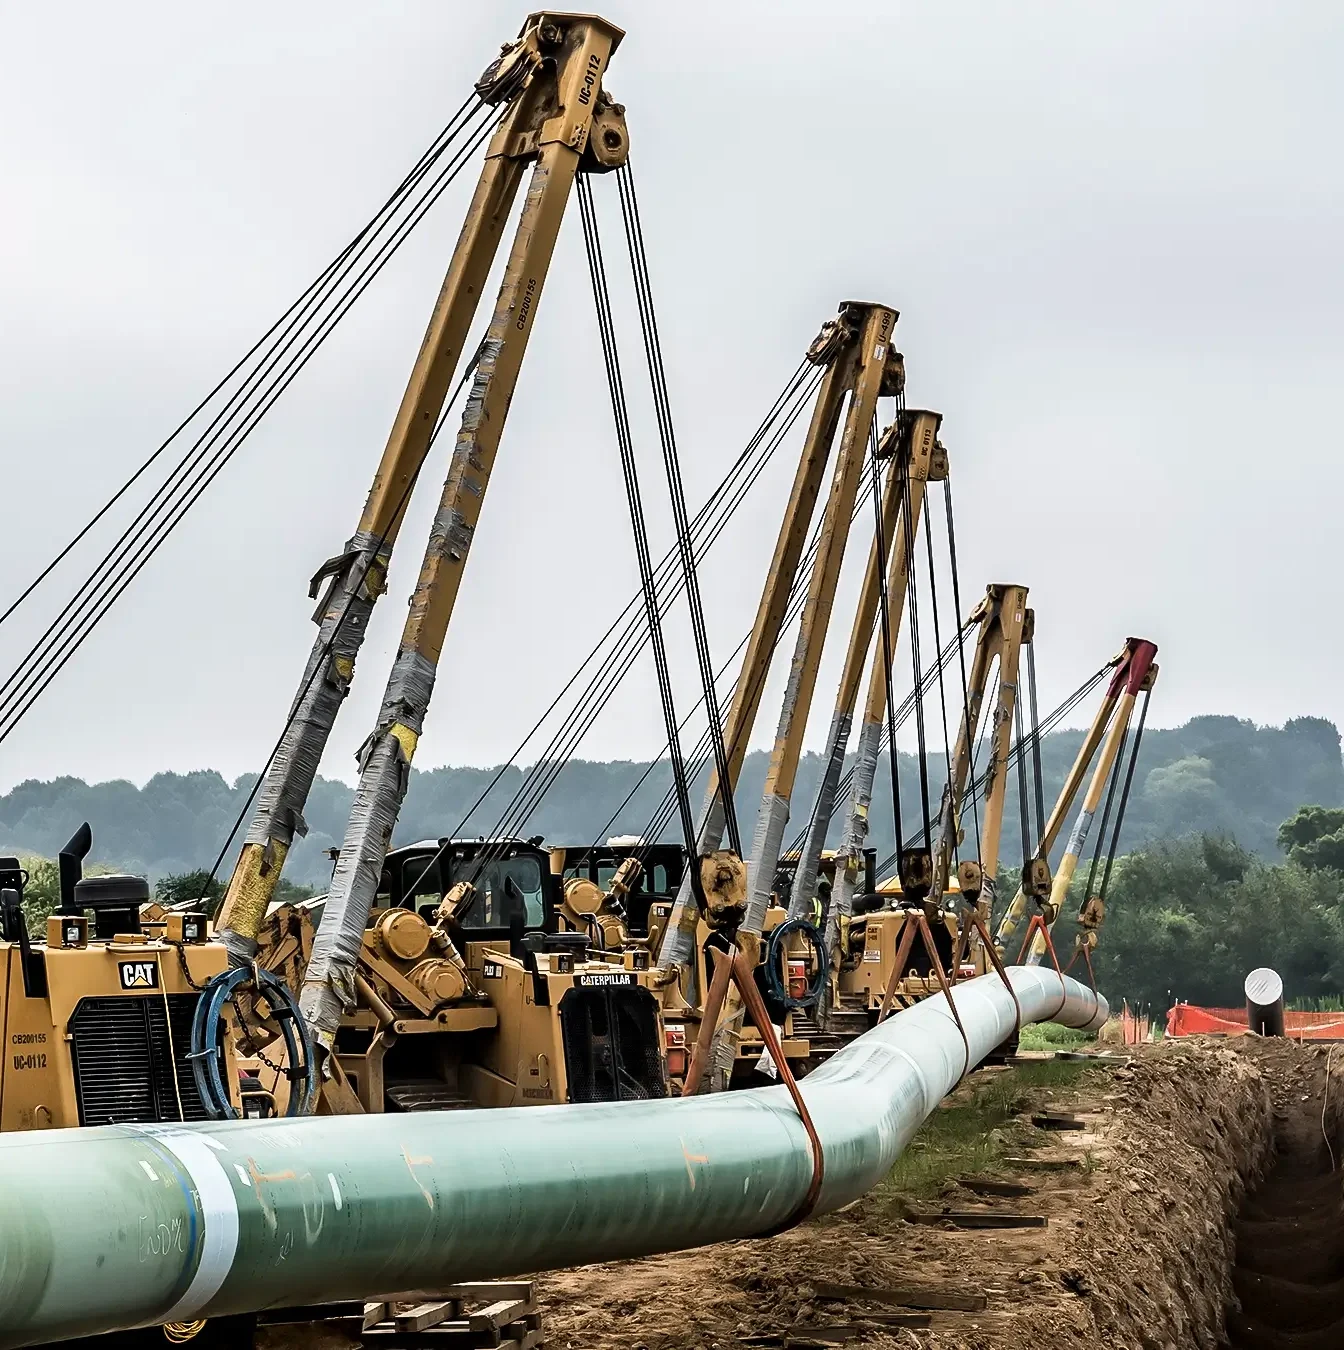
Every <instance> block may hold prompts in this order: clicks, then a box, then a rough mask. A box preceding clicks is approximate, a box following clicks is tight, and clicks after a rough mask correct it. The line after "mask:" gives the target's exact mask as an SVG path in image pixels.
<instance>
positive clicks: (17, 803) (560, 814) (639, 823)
mask: <svg viewBox="0 0 1344 1350" xmlns="http://www.w3.org/2000/svg"><path fill="white" fill-rule="evenodd" d="M1082 735H1083V733H1082V732H1081V731H1061V732H1057V733H1055V734H1054V735H1051V736H1048V737H1047V738H1046V739H1045V742H1044V745H1043V749H1042V765H1043V771H1044V776H1045V779H1046V802H1047V810H1048V808H1049V803H1050V802H1051V801H1052V800H1053V798H1054V795H1055V793H1056V792H1057V791H1058V788H1059V786H1060V784H1061V783H1062V782H1063V779H1064V775H1065V773H1066V772H1067V771H1068V766H1069V764H1070V763H1071V762H1072V759H1073V756H1074V754H1075V753H1076V752H1077V749H1078V746H1079V744H1080V742H1081V740H1082ZM766 758H767V757H766V756H765V755H764V754H763V753H756V754H752V755H750V756H748V758H747V762H746V766H745V769H744V771H743V775H742V782H741V784H740V790H739V793H738V810H739V813H740V815H741V818H742V820H743V822H744V824H743V832H744V834H745V835H746V836H747V837H750V833H751V823H752V822H753V821H754V819H755V811H756V804H757V803H758V801H759V799H760V793H761V785H762V783H763V781H764V778H765V769H766ZM646 767H647V766H646V765H643V764H632V763H629V762H625V761H615V762H607V763H604V762H598V761H592V760H575V761H571V762H570V763H569V764H568V765H566V766H565V768H564V769H563V770H562V771H561V772H560V774H559V776H558V778H557V781H556V783H555V785H554V786H553V788H552V789H551V791H550V792H549V793H548V794H547V796H546V797H545V799H544V800H543V801H542V802H541V803H540V805H538V806H537V807H536V809H535V810H534V811H532V812H531V813H530V814H529V815H528V816H526V817H525V818H524V819H522V820H515V821H513V822H511V827H512V829H513V831H514V832H515V833H523V834H541V835H544V836H546V838H547V839H549V840H554V841H556V842H570V843H575V842H587V841H590V840H593V839H596V838H600V837H604V836H605V835H607V834H611V833H642V832H643V831H644V830H645V829H646V827H647V825H648V822H649V820H650V818H651V817H652V815H653V813H654V811H655V809H656V806H657V803H658V801H659V800H660V799H661V798H662V796H663V793H664V792H665V791H666V789H667V786H668V784H669V782H670V781H671V778H670V772H669V769H668V766H667V764H666V763H665V762H664V763H661V764H659V765H658V766H657V767H656V768H655V769H654V770H653V771H652V772H651V773H649V775H648V777H647V779H646V781H645V782H644V784H643V785H642V786H641V787H639V788H638V789H637V790H635V791H634V793H633V795H632V796H631V798H630V801H629V802H628V803H627V804H626V805H625V806H624V807H623V808H622V807H621V805H620V804H621V802H622V800H623V799H624V798H625V797H626V795H627V794H628V793H630V792H631V789H632V788H634V787H635V784H636V782H637V780H638V779H639V778H640V776H641V775H642V774H643V773H644V772H645V769H646ZM900 768H901V795H902V802H903V806H904V808H905V832H906V835H907V836H909V835H910V834H912V833H913V832H914V830H915V828H916V825H917V820H916V811H915V806H916V803H917V802H918V799H919V776H918V771H917V766H916V764H915V762H914V760H913V759H912V758H911V757H909V756H905V755H902V756H901V764H900ZM495 773H496V770H494V769H477V768H440V769H430V770H424V771H421V770H416V771H414V772H413V774H412V778H411V787H410V794H409V796H408V798H407V802H406V808H405V810H404V811H403V812H402V819H401V826H400V828H399V829H398V831H397V841H398V842H406V841H409V840H412V839H422V838H426V837H438V836H440V835H444V834H450V833H463V834H468V835H475V834H489V833H493V832H495V830H496V829H497V828H498V822H499V821H500V820H501V818H502V817H503V816H504V814H505V810H506V807H507V806H508V804H509V802H510V800H511V798H512V797H513V795H514V793H515V792H516V791H517V789H518V787H519V785H520V784H521V782H522V778H523V773H522V771H521V770H519V769H516V768H510V769H507V770H505V771H504V773H503V774H502V775H501V776H500V780H499V782H498V784H496V786H495V787H494V788H492V789H491V790H490V791H489V792H488V793H486V796H485V799H484V801H483V802H482V803H481V804H480V805H479V806H475V803H476V801H477V798H478V797H480V796H481V794H482V793H485V792H486V788H487V786H488V784H489V783H490V780H491V779H492V778H493V777H494V776H495ZM820 773H821V762H820V756H818V755H807V756H805V757H804V759H803V762H802V765H801V766H800V768H799V773H798V787H797V791H796V793H795V796H794V823H793V826H792V827H791V829H790V837H792V835H793V834H794V833H796V832H798V831H800V830H801V829H802V828H803V826H804V825H805V824H806V821H807V817H808V813H809V812H810V810H811V807H812V801H813V798H814V796H815V793H816V787H817V781H818V778H819V777H820ZM943 775H944V768H943V763H942V756H941V755H938V756H936V757H934V759H933V760H932V762H931V764H930V793H931V795H933V796H934V797H935V799H936V797H937V795H938V793H939V792H940V791H941V786H942V781H943ZM252 781H253V779H252V777H251V776H245V777H243V778H240V779H238V780H237V781H236V782H235V783H233V784H230V783H228V782H226V781H225V779H224V778H223V777H222V776H221V775H220V774H218V773H215V772H214V771H213V770H208V769H203V770H199V771H197V772H195V773H187V774H177V773H162V774H156V775H155V776H154V777H153V778H151V779H150V780H149V782H148V783H146V784H145V786H144V787H143V788H137V787H136V786H135V785H134V784H133V783H128V782H124V781H114V782H108V783H92V784H90V783H85V782H83V781H82V780H80V779H78V778H58V779H55V780H54V781H52V782H48V783H40V782H36V781H30V782H26V783H21V784H20V785H19V786H18V787H16V788H15V789H14V790H13V791H12V792H9V793H6V794H4V795H3V796H0V848H3V849H6V850H8V851H12V852H23V853H38V854H43V855H45V856H47V857H51V856H53V855H54V854H55V853H56V851H57V850H58V849H59V848H60V846H61V845H62V844H63V843H64V842H65V841H66V839H68V838H69V837H70V835H71V834H72V833H73V832H74V830H75V829H76V828H77V827H78V825H79V824H80V823H81V822H82V821H84V820H88V821H90V822H91V823H92V825H93V833H94V851H93V857H94V858H97V859H102V860H106V861H108V862H115V863H117V864H118V865H120V866H122V867H126V868H130V869H132V870H135V871H138V872H141V873H144V874H147V875H149V876H151V877H153V878H157V877H159V876H162V875H164V874H165V873H170V872H184V871H190V870H192V869H194V868H197V867H201V866H205V867H209V866H210V865H211V864H212V863H213V862H214V860H215V857H216V855H217V854H218V852H219V849H220V846H221V844H222V842H223V840H224V838H225V837H226V835H227V834H228V831H229V829H230V827H231V826H232V824H233V821H234V818H235V817H236V815H237V814H238V811H239V810H240V808H241V806H242V803H243V801H244V799H245V798H246V795H247V792H248V790H249V789H250V787H251V785H252ZM701 790H702V789H698V790H697V793H696V803H697V807H698V805H699V801H700V793H701ZM351 796H352V792H351V789H350V788H349V787H347V786H346V785H345V784H344V783H339V782H332V781H330V780H327V779H319V780H318V782H317V785H316V786H315V788H314V790H313V794H312V797H311V799H310V800H309V803H308V809H307V813H306V814H307V818H308V823H309V833H308V837H307V838H306V839H304V840H303V841H301V842H300V843H299V844H297V845H296V846H295V849H294V851H293V854H292V859H291V863H290V866H289V867H288V868H287V869H286V872H287V875H288V876H290V878H291V879H292V880H294V881H296V882H307V883H309V884H313V885H325V883H326V881H327V879H328V877H329V876H330V863H329V862H328V860H327V859H326V858H325V857H324V856H323V852H322V851H323V850H324V849H327V848H331V847H334V846H336V845H338V844H339V843H340V840H341V836H342V834H343V832H344V828H345V820H346V816H347V814H348V812H349V808H350V799H351ZM1307 802H1311V803H1319V804H1321V805H1326V806H1336V805H1341V804H1344V763H1341V758H1340V735H1339V732H1338V731H1337V730H1336V728H1335V726H1334V724H1333V723H1331V722H1328V721H1326V720H1324V719H1323V718H1319V717H1298V718H1294V719H1293V720H1291V721H1289V722H1287V723H1285V724H1284V725H1283V726H1282V727H1257V726H1255V725H1254V724H1253V723H1251V722H1247V721H1242V720H1240V719H1238V718H1235V717H1196V718H1194V719H1193V720H1191V721H1189V722H1187V723H1186V724H1185V725H1184V726H1182V727H1175V728H1172V729H1169V730H1161V731H1158V730H1152V729H1150V730H1149V731H1148V732H1147V733H1146V734H1145V737H1144V741H1143V754H1142V757H1141V760H1140V763H1139V768H1138V772H1137V775H1136V778H1135V782H1134V788H1133V792H1132V795H1131V800H1130V806H1129V812H1128V815H1127V818H1126V824H1125V834H1124V839H1123V841H1122V847H1123V848H1125V849H1128V848H1134V847H1138V846H1141V845H1143V844H1145V843H1148V842H1151V841H1153V840H1157V839H1167V838H1176V837H1180V836H1184V835H1189V834H1195V833H1213V834H1225V835H1230V836H1231V837H1233V838H1234V839H1236V841H1237V842H1238V843H1239V844H1240V845H1241V846H1242V847H1243V848H1246V849H1249V850H1250V851H1251V852H1253V853H1258V854H1260V855H1262V856H1266V857H1272V856H1273V855H1274V854H1275V843H1274V835H1275V831H1276V830H1277V829H1278V826H1279V824H1280V822H1281V821H1283V820H1284V819H1285V818H1286V817H1288V816H1289V815H1291V814H1292V812H1293V811H1294V810H1295V809H1296V807H1298V806H1300V805H1302V804H1303V803H1307ZM473 807H474V808H475V809H474V810H473ZM618 808H619V809H618ZM613 817H614V818H613ZM870 819H871V821H872V825H873V835H872V839H873V842H874V844H875V845H876V846H877V847H878V848H879V849H880V850H881V851H882V852H883V853H884V854H885V853H887V852H890V851H891V848H892V841H893V839H894V835H895V831H894V828H893V823H892V812H891V794H890V779H889V775H888V773H887V770H886V768H885V766H884V767H883V769H882V771H881V772H880V773H879V774H878V783H877V794H876V798H875V800H874V803H873V810H872V813H871V817H870ZM677 828H678V827H677V826H675V825H673V827H672V829H671V831H670V832H669V833H671V834H675V833H676V832H677ZM1020 853H1021V835H1020V832H1019V826H1018V817H1017V784H1016V780H1015V779H1014V780H1013V781H1012V782H1010V784H1009V794H1008V822H1007V825H1006V828H1005V830H1004V836H1003V848H1002V855H1003V861H1004V863H1005V865H1007V866H1010V867H1011V866H1014V865H1015V864H1016V862H1017V861H1018V859H1019V855H1020ZM228 861H230V862H231V861H232V858H231V857H230V859H229V860H228ZM226 868H227V863H226ZM222 870H224V869H222Z"/></svg>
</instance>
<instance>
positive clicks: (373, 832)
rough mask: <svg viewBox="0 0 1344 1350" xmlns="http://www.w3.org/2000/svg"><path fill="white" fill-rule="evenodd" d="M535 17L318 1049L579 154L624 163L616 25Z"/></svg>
mask: <svg viewBox="0 0 1344 1350" xmlns="http://www.w3.org/2000/svg"><path fill="white" fill-rule="evenodd" d="M534 21H535V22H537V23H539V24H540V31H541V32H542V33H543V34H544V33H545V32H546V31H547V25H549V26H550V31H551V32H552V33H553V35H554V36H553V42H552V44H551V47H552V50H551V55H550V59H549V62H548V64H547V65H546V66H543V69H549V70H551V71H552V75H551V78H549V79H548V80H547V81H546V82H545V85H544V90H543V92H542V93H539V94H538V95H537V96H536V99H535V100H534V104H535V106H534V113H533V117H532V125H529V126H527V127H521V126H520V127H517V128H515V129H514V130H512V131H511V133H510V134H509V135H508V136H507V137H505V138H504V139H502V140H497V141H496V145H495V147H492V149H493V150H494V152H495V153H497V154H501V155H512V156H516V157H520V158H525V159H531V160H532V161H533V168H532V176H531V181H530V182H529V184H528V189H527V195H526V197H525V199H524V202H523V206H522V212H521V214H520V216H519V220H518V225H517V228H516V231H515V234H514V239H513V245H512V248H511V251H510V253H509V257H508V260H507V262H506V264H505V268H504V277H503V280H502V281H501V283H500V288H499V294H498V297H497V299H496V301H495V308H494V313H493V315H492V317H491V320H490V325H489V328H488V329H487V332H486V336H485V339H484V341H483V342H482V343H481V351H480V354H479V357H478V362H477V367H476V373H475V376H474V379H473V384H472V388H471V392H470V394H469V396H468V398H467V403H466V407H465V409H464V411H463V414H462V425H461V429H460V430H459V432H458V436H457V441H456V444H455V445H454V447H453V454H452V458H451V460H450V463H449V468H448V475H447V478H446V480H445V482H444V487H443V494H442V496H441V498H440V502H439V507H438V510H437V512H436V513H435V516H434V522H433V524H432V525H431V527H430V533H429V540H428V543H427V545H426V548H425V554H424V559H423V561H422V563H421V567H420V575H419V578H418V580H417V582H416V585H415V590H414V592H413V593H412V596H411V602H410V612H409V614H408V615H407V618H406V624H405V627H404V628H403V630H402V635H401V640H400V643H399V644H398V648H397V653H396V656H395V657H394V659H393V663H392V671H391V674H390V675H389V677H388V681H387V686H386V689H385V691H384V694H383V700H382V705H381V707H380V708H379V712H378V718H377V722H376V724H375V726H374V730H373V732H372V733H371V734H370V736H369V737H368V739H367V740H366V741H365V742H364V745H363V747H362V748H361V750H360V754H359V765H360V777H359V784H358V786H357V787H356V789H355V799H354V803H353V805H352V807H351V812H350V820H349V823H348V825H347V827H346V832H345V838H344V842H343V843H342V846H341V852H340V856H339V858H338V859H337V863H336V867H335V870H334V872H333V874H332V879H331V889H330V891H329V893H328V896H327V902H326V906H325V909H324V912H323V921H322V925H321V927H320V928H319V930H318V933H317V937H316V939H315V941H314V943H313V953H312V959H311V960H310V961H309V963H308V968H307V971H306V973H305V977H304V985H303V992H302V996H301V998H300V1006H301V1008H302V1010H303V1014H304V1017H305V1018H306V1020H307V1021H308V1023H309V1025H310V1026H311V1027H312V1028H313V1031H314V1034H315V1036H316V1037H317V1039H318V1041H319V1042H320V1043H326V1044H329V1043H330V1038H331V1037H332V1036H333V1035H334V1033H335V1030H336V1027H337V1026H338V1024H339V1021H340V1015H341V1011H342V1008H344V1007H345V1006H348V1005H349V1004H351V1003H353V1002H354V990H353V984H352V981H353V976H354V964H355V958H356V956H357V954H358V950H359V945H360V941H361V938H362V935H363V932H364V929H365V927H366V926H367V924H368V918H369V911H370V909H371V908H372V905H373V901H374V897H375V895H376V893H377V889H378V878H379V875H380V873H381V871H382V865H383V858H384V856H385V854H386V852H387V848H388V845H389V843H390V841H391V837H392V830H393V828H394V826H395V825H396V821H397V816H398V814H399V813H400V810H401V804H402V801H403V799H404V798H405V795H406V788H407V786H408V783H409V779H410V765H411V760H412V758H413V756H414V754H415V748H416V744H417V742H418V740H419V737H420V733H421V730H422V728H423V724H424V717H425V712H426V710H427V709H428V707H429V701H430V697H431V694H432V692H433V688H434V678H435V672H436V670H437V666H438V661H439V657H440V654H441V652H442V649H443V641H444V637H445V635H446V633H447V629H448V623H449V620H450V619H451V617H452V613H453V608H454V606H455V604H456V601H457V596H458V592H459V590H460V587H461V582H462V573H463V569H464V567H465V565H466V560H467V555H468V553H469V552H470V549H471V543H472V537H473V534H474V533H475V529H476V522H477V520H478V519H479V516H480V512H481V506H482V503H483V501H484V499H485V492H486V489H487V487H488V486H489V482H490V473H491V470H492V468H493V467H494V462H495V454H496V451H497V450H498V448H499V440H500V435H501V433H502V432H503V429H504V422H505V419H506V418H507V416H508V410H509V403H510V401H511V399H512V397H513V391H514V388H515V386H516V384H517V380H518V372H519V370H520V368H521V366H522V360H523V354H524V352H525V351H526V349H527V342H528V339H529V337H530V336H531V333H532V328H533V325H534V321H535V318H536V312H537V305H538V303H539V302H540V299H541V294H542V289H543V287H544V285H545V281H546V274H547V271H548V269H549V266H550V261H551V255H552V252H553V250H554V248H555V241H556V238H557V236H558V234H559V230H560V223H561V220H562V219H563V217H564V211H565V206H566V204H567V202H568V200H569V196H570V190H571V188H572V187H573V184H574V178H575V175H576V174H577V173H578V172H579V169H580V163H581V161H583V160H584V156H585V151H589V150H590V149H591V152H592V155H591V158H590V160H589V161H588V163H587V164H585V167H589V166H591V167H594V168H597V169H599V170H605V169H609V168H614V167H617V166H618V165H619V164H620V163H623V162H624V159H625V154H626V149H627V142H626V137H625V130H624V123H623V121H622V120H621V111H622V110H621V109H620V108H619V107H618V106H617V105H613V104H610V103H609V102H607V101H606V100H605V96H604V95H603V93H602V89H601V80H602V75H603V73H604V72H605V70H606V67H607V62H608V60H609V58H610V56H611V53H612V51H613V50H614V49H615V47H616V45H617V43H618V42H619V40H620V37H621V32H620V30H619V29H617V28H615V27H614V26H613V25H611V24H609V23H607V22H606V21H605V20H602V19H598V18H594V17H590V16H534V19H533V20H529V25H531V24H532V23H533V22H534ZM526 31H527V30H525V32H526ZM501 130H502V129H501Z"/></svg>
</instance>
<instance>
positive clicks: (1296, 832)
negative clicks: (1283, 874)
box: [1278, 806, 1344, 872]
mask: <svg viewBox="0 0 1344 1350" xmlns="http://www.w3.org/2000/svg"><path fill="white" fill-rule="evenodd" d="M1278 843H1279V847H1280V848H1281V849H1282V850H1283V851H1284V852H1285V853H1286V854H1287V855H1288V858H1289V861H1291V862H1295V863H1298V864H1299V865H1300V866H1302V867H1305V868H1307V869H1308V870H1310V871H1317V870H1319V869H1320V868H1322V867H1329V868H1332V869H1333V870H1334V871H1336V872H1344V809H1341V808H1339V807H1331V806H1303V807H1299V808H1298V810H1297V811H1295V812H1294V813H1293V814H1292V815H1291V816H1290V817H1289V818H1288V819H1287V820H1285V821H1284V822H1283V824H1282V825H1280V826H1279V834H1278Z"/></svg>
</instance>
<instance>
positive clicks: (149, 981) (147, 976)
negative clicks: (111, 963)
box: [117, 961, 159, 989]
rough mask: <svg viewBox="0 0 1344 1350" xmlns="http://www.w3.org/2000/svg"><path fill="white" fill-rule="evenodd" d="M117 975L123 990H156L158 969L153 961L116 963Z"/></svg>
mask: <svg viewBox="0 0 1344 1350" xmlns="http://www.w3.org/2000/svg"><path fill="white" fill-rule="evenodd" d="M117 973H118V974H119V975H120V976H121V987H122V988H123V989H157V988H158V987H159V969H158V966H157V965H156V964H155V963H154V962H153V961H118V962H117Z"/></svg>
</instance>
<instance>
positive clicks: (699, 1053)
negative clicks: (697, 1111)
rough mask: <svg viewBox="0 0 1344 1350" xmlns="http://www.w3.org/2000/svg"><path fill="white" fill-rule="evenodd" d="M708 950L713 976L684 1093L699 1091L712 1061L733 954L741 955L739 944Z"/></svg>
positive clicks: (683, 1089) (729, 981)
mask: <svg viewBox="0 0 1344 1350" xmlns="http://www.w3.org/2000/svg"><path fill="white" fill-rule="evenodd" d="M709 952H710V955H711V956H712V957H713V959H714V976H713V978H712V979H711V980H710V982H709V992H708V993H707V994H706V995H705V1006H704V1010H703V1012H702V1013H701V1014H700V1034H699V1035H698V1036H697V1037H696V1038H695V1046H694V1048H693V1049H692V1051H691V1062H690V1065H689V1066H688V1067H687V1069H686V1078H685V1081H683V1083H682V1085H681V1095H682V1096H683V1097H694V1096H695V1094H696V1093H697V1092H699V1091H700V1083H701V1080H702V1079H703V1078H704V1076H705V1066H706V1065H707V1064H708V1062H709V1051H710V1047H711V1046H712V1045H713V1043H714V1032H715V1030H716V1028H717V1027H718V1025H719V1013H720V1012H721V1011H722V1009H723V1000H724V999H725V998H727V996H728V985H729V984H730V983H731V982H732V978H733V962H732V958H733V957H735V956H737V955H738V951H737V948H736V947H734V948H732V950H731V951H730V952H721V951H720V950H719V949H718V948H717V947H711V948H710V949H709Z"/></svg>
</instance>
